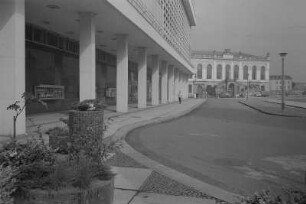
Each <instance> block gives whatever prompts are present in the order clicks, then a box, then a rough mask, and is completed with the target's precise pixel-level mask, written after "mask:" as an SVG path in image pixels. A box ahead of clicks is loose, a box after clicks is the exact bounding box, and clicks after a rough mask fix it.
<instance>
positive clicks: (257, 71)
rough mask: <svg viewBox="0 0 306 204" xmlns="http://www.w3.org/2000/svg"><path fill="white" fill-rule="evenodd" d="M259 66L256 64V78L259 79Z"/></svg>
mask: <svg viewBox="0 0 306 204" xmlns="http://www.w3.org/2000/svg"><path fill="white" fill-rule="evenodd" d="M260 68H261V67H260V66H259V67H258V66H256V80H257V81H260Z"/></svg>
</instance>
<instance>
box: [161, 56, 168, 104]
mask: <svg viewBox="0 0 306 204" xmlns="http://www.w3.org/2000/svg"><path fill="white" fill-rule="evenodd" d="M161 75H162V78H161V92H162V93H161V103H167V102H168V66H167V61H165V60H163V61H161Z"/></svg>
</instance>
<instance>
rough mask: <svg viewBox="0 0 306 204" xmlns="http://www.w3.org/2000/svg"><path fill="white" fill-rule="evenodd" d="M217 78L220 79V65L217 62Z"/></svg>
mask: <svg viewBox="0 0 306 204" xmlns="http://www.w3.org/2000/svg"><path fill="white" fill-rule="evenodd" d="M217 79H222V65H221V64H218V66H217Z"/></svg>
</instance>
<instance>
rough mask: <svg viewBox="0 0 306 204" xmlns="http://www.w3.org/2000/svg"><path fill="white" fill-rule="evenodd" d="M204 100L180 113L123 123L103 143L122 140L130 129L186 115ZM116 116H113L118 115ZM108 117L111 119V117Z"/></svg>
mask: <svg viewBox="0 0 306 204" xmlns="http://www.w3.org/2000/svg"><path fill="white" fill-rule="evenodd" d="M205 102H206V100H205V101H203V102H202V103H199V104H197V105H194V106H193V107H191V108H190V109H188V110H185V111H182V112H180V113H178V114H176V115H172V116H166V117H164V118H160V117H156V118H153V119H149V120H145V121H142V122H137V123H133V124H129V125H125V126H123V127H120V128H118V130H117V131H116V132H115V133H113V134H112V135H110V136H108V137H106V138H105V139H104V141H103V143H104V144H111V143H115V142H117V141H119V140H122V139H124V138H125V136H126V135H127V134H129V133H130V132H131V131H132V130H134V129H137V128H140V127H145V126H147V125H153V124H157V123H162V122H166V121H170V120H174V119H177V118H179V117H181V116H183V115H186V114H187V113H190V112H191V111H193V110H195V109H196V108H198V107H199V106H200V105H202V104H203V103H205ZM168 104H171V103H168ZM168 104H163V105H168ZM155 107H157V106H155ZM143 110H147V109H143ZM143 110H140V111H143ZM126 114H127V113H126ZM126 114H121V115H126ZM118 116H119V115H118ZM118 116H114V117H118ZM109 119H111V117H110V118H109Z"/></svg>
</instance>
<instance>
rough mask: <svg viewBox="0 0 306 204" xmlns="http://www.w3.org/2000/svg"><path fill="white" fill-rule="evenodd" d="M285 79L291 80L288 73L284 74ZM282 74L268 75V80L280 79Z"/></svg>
mask: <svg viewBox="0 0 306 204" xmlns="http://www.w3.org/2000/svg"><path fill="white" fill-rule="evenodd" d="M284 77H285V80H292V77H291V76H289V75H284ZM281 79H282V75H270V80H281Z"/></svg>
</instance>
